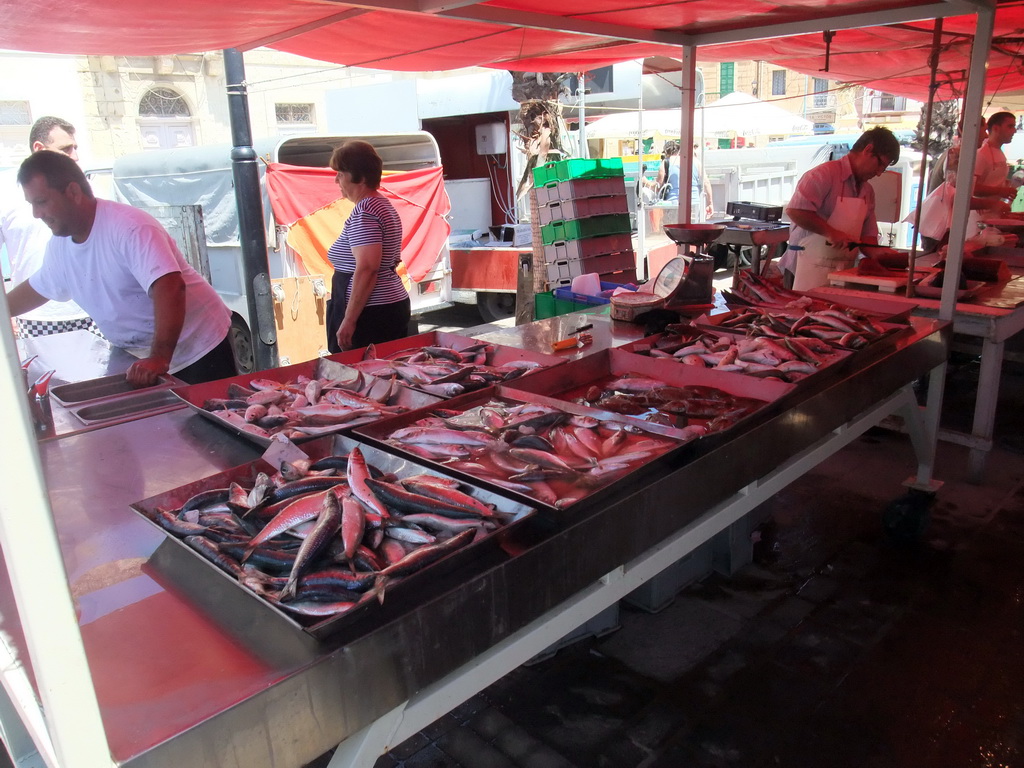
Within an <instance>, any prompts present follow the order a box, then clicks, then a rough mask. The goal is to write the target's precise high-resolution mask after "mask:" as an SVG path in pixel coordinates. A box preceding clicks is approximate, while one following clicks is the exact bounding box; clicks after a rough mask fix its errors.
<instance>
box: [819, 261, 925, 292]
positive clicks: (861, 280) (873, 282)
mask: <svg viewBox="0 0 1024 768" xmlns="http://www.w3.org/2000/svg"><path fill="white" fill-rule="evenodd" d="M938 271H939V270H938V269H937V268H935V267H919V268H917V269H915V270H914V282H918V281H919V280H922V279H924V278H926V277H928V276H929V275H933V274H935V273H936V272H938ZM828 281H829V283H830V284H832V285H838V286H840V287H846V286H851V287H852V286H866V285H870V286H874V287H875V288H876V289H877V290H878V291H880V292H882V293H896V291H900V290H903V289H904V288H906V286H907V278H906V276H894V277H888V276H883V275H862V274H859V273H858V272H857V268H856V267H853V268H851V269H844V270H841V271H839V272H829V275H828Z"/></svg>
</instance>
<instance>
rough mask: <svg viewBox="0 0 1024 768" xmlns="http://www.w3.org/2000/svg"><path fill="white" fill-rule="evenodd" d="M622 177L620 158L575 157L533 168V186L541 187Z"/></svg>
mask: <svg viewBox="0 0 1024 768" xmlns="http://www.w3.org/2000/svg"><path fill="white" fill-rule="evenodd" d="M622 175H623V174H622V158H621V157H605V158H599V159H596V160H585V159H584V158H581V157H577V158H572V159H570V160H558V161H557V162H554V163H547V164H546V165H541V166H538V167H537V168H534V169H533V183H534V186H537V187H543V186H545V185H546V184H548V183H549V182H552V181H568V180H569V179H609V178H613V177H615V176H622Z"/></svg>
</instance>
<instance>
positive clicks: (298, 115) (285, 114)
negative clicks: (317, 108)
mask: <svg viewBox="0 0 1024 768" xmlns="http://www.w3.org/2000/svg"><path fill="white" fill-rule="evenodd" d="M274 114H275V116H276V118H277V124H278V125H280V126H282V127H289V128H291V127H312V125H313V105H312V104H275V105H274Z"/></svg>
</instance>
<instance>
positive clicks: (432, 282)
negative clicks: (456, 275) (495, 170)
mask: <svg viewBox="0 0 1024 768" xmlns="http://www.w3.org/2000/svg"><path fill="white" fill-rule="evenodd" d="M349 139H362V140H364V141H367V142H369V143H370V144H372V145H373V146H374V148H375V149H376V150H377V152H378V153H379V154H380V156H381V159H382V160H383V161H384V170H385V171H416V170H420V169H424V168H439V167H440V165H441V160H440V154H439V153H438V149H437V143H436V142H435V141H434V139H433V137H432V136H431V135H430V134H429V133H426V132H424V131H416V132H411V133H402V134H387V135H370V136H290V137H285V138H273V139H267V140H262V141H257V142H255V143H254V149H255V150H256V152H257V154H258V155H259V157H260V159H261V161H262V162H260V164H259V166H260V169H259V170H260V187H261V190H262V193H263V194H262V197H263V217H264V222H265V223H266V237H267V259H268V263H269V274H270V278H271V285H272V295H273V297H274V310H275V318H274V322H275V325H276V337H277V345H278V357H279V361H280V364H281V365H288V364H290V363H297V362H301V361H303V360H309V359H313V358H315V357H317V356H319V355H324V354H326V353H327V344H326V328H325V320H326V312H325V311H324V309H325V303H326V294H327V293H328V292H329V290H330V285H331V275H330V274H310V273H309V272H308V270H306V269H304V266H303V263H302V260H301V259H300V258H299V257H298V255H297V254H296V253H295V251H294V250H293V249H292V248H291V247H290V246H289V245H288V241H287V235H288V225H289V223H290V222H278V221H276V220H275V216H274V210H273V205H272V204H271V199H270V195H269V194H268V191H267V180H266V169H267V164H268V163H284V164H287V165H291V166H305V167H316V168H326V167H327V164H328V161H329V159H330V156H331V153H332V152H333V151H334V148H335V147H337V146H338V145H340V144H342V143H343V142H345V141H347V140H349ZM231 149H232V147H231V145H230V144H223V145H218V146H207V147H187V148H181V149H171V150H159V151H151V152H140V153H135V154H131V155H125V156H124V157H120V158H118V159H117V160H116V161H115V162H114V165H113V169H112V172H111V173H112V197H113V198H114V199H117V200H120V201H122V202H126V203H129V204H130V205H134V206H136V207H140V208H146V209H150V210H151V211H152V210H153V209H160V208H162V209H163V215H158V216H157V217H158V218H159V219H161V220H162V221H167V218H168V214H167V212H168V211H170V216H171V221H170V222H169V227H168V228H169V229H176V228H178V227H180V221H179V220H178V219H179V217H178V216H177V212H178V211H180V210H181V209H182V207H188V206H196V205H198V206H200V207H201V216H202V223H203V225H204V228H205V238H204V239H205V250H206V258H207V259H208V268H207V269H203V268H200V266H199V265H197V268H200V271H203V272H204V273H205V274H206V275H207V276H208V278H209V280H210V283H211V284H212V285H213V287H214V288H215V289H216V290H217V292H218V293H219V294H220V296H221V297H222V298H223V299H224V302H225V303H226V304H227V306H228V308H229V309H230V310H231V313H232V334H231V338H232V345H233V348H234V350H235V356H236V359H237V361H238V364H239V370H242V371H248V370H251V369H252V367H253V354H252V331H251V329H252V328H253V326H254V323H253V322H252V321H251V319H250V318H249V310H248V302H247V297H246V290H247V288H246V285H245V281H244V279H243V271H242V251H241V244H240V232H239V227H238V213H237V209H236V207H235V195H234V181H233V175H232V166H231ZM339 195H340V193H339ZM175 209H177V210H175ZM154 213H156V211H154ZM422 226H438V227H447V226H448V224H447V221H445V219H444V218H443V217H435V218H433V219H427V217H425V219H424V223H423V225H422ZM172 234H175V232H173V231H172ZM335 236H336V233H332V234H331V237H332V238H333V237H335ZM446 238H447V230H445V233H444V237H442V238H441V241H442V243H444V241H445V240H446ZM332 242H333V239H332ZM191 250H192V251H193V252H196V251H201V250H202V249H201V248H199V249H196V248H193V249H191ZM325 250H326V248H325ZM407 257H408V254H403V260H407ZM430 258H433V266H432V267H431V268H430V269H429V270H428V272H427V274H426V275H425V276H424V277H423V278H422V279H420V280H417V281H415V282H413V284H412V287H411V290H410V296H411V299H412V312H413V315H414V322H415V315H418V314H420V313H423V312H427V311H431V310H434V309H441V308H443V307H447V306H450V305H451V301H452V293H451V268H450V266H449V255H448V248H447V245H446V244H442V245H441V247H440V250H439V252H438V253H437V254H436V258H434V256H433V254H430ZM202 266H205V265H202Z"/></svg>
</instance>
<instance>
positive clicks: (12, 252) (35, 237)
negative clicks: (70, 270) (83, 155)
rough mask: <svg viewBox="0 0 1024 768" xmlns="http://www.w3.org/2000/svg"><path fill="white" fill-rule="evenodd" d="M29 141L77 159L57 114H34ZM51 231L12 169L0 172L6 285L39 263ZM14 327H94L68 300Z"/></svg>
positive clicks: (24, 331) (26, 331)
mask: <svg viewBox="0 0 1024 768" xmlns="http://www.w3.org/2000/svg"><path fill="white" fill-rule="evenodd" d="M29 146H30V147H31V149H32V151H33V152H39V151H40V150H43V149H49V150H53V151H55V152H63V153H64V154H65V155H67V156H68V157H70V158H71V159H72V160H75V161H76V162H77V160H78V144H77V143H76V142H75V127H74V126H73V125H72V124H71V123H69V122H68V121H67V120H62V119H61V118H59V117H51V116H46V117H41V118H39V119H38V120H36V121H35V123H33V124H32V129H31V130H30V131H29ZM51 237H52V234H51V233H50V230H49V228H48V227H47V226H46V225H45V224H43V222H41V221H39V220H38V219H36V218H34V217H33V216H32V208H31V206H29V204H28V203H27V202H25V195H24V194H23V193H22V191H21V187H19V186H18V181H17V171H13V170H12V171H7V172H4V173H3V174H0V244H3V245H5V246H6V247H7V256H8V258H9V259H10V262H11V285H12V286H14V285H18V284H20V283H22V282H24V281H25V280H26V279H28V277H29V275H31V274H33V273H34V272H36V271H37V270H38V269H39V267H40V266H41V265H42V263H43V253H44V252H45V251H46V244H47V243H48V242H49V240H50V238H51ZM16 327H17V330H18V335H19V336H21V337H22V338H26V337H28V336H48V335H50V334H54V333H65V332H66V331H75V330H80V329H86V330H92V331H94V332H97V331H96V326H95V325H94V324H93V322H92V318H90V317H89V315H88V314H86V312H85V310H83V309H82V308H81V307H80V306H78V305H77V304H76V303H75V302H73V301H48V302H46V303H45V304H43V305H42V306H41V307H38V308H37V309H34V310H32V311H31V312H26V313H25V315H23V316H22V317H19V318H17V320H16Z"/></svg>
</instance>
